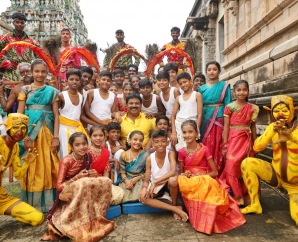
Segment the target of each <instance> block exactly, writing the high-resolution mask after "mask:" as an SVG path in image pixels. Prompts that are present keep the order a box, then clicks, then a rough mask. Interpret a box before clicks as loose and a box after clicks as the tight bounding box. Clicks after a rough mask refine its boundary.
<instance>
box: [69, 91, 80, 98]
mask: <svg viewBox="0 0 298 242" xmlns="http://www.w3.org/2000/svg"><path fill="white" fill-rule="evenodd" d="M67 93H68V95H69V96H72V97H76V96H78V95H79V94H78V93H76V94H71V93H70V92H69V91H67Z"/></svg>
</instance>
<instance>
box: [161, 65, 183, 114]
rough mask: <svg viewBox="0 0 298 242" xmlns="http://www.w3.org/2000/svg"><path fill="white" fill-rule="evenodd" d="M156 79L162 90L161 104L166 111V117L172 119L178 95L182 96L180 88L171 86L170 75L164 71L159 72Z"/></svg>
mask: <svg viewBox="0 0 298 242" xmlns="http://www.w3.org/2000/svg"><path fill="white" fill-rule="evenodd" d="M156 79H157V85H158V87H159V88H160V90H161V92H160V94H159V95H160V99H161V102H162V104H163V106H164V107H165V109H166V116H167V117H168V118H169V119H170V118H171V116H172V111H173V108H174V103H175V99H176V97H177V96H178V95H180V92H179V90H178V88H175V87H170V86H169V80H170V76H169V73H167V72H164V71H162V72H159V73H158V74H157V76H156Z"/></svg>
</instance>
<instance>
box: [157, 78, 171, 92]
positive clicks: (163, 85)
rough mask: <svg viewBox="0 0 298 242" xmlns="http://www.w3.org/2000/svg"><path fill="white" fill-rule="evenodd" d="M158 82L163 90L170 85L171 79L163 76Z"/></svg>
mask: <svg viewBox="0 0 298 242" xmlns="http://www.w3.org/2000/svg"><path fill="white" fill-rule="evenodd" d="M156 83H157V86H158V87H159V88H160V89H161V90H164V89H166V88H168V87H169V80H168V79H166V78H161V79H159V80H157V81H156Z"/></svg>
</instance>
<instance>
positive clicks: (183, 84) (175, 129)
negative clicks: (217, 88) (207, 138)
mask: <svg viewBox="0 0 298 242" xmlns="http://www.w3.org/2000/svg"><path fill="white" fill-rule="evenodd" d="M177 82H178V83H179V86H180V88H181V89H182V90H183V94H181V95H179V96H178V97H177V98H176V100H175V105H174V109H173V113H172V136H171V140H172V143H173V145H176V150H177V151H178V150H179V149H180V148H182V147H184V146H185V141H184V139H183V137H182V132H181V124H182V123H183V122H184V121H186V120H194V121H195V122H196V123H197V125H198V127H200V126H201V123H202V110H203V102H202V95H201V94H200V93H198V92H196V91H193V89H192V86H193V82H192V80H191V76H190V75H189V74H188V73H187V72H183V73H181V74H179V75H178V76H177ZM198 138H199V137H198Z"/></svg>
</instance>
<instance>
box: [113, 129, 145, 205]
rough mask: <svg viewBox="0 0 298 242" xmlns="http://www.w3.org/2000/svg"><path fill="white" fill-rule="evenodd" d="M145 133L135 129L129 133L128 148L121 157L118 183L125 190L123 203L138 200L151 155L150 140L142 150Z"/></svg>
mask: <svg viewBox="0 0 298 242" xmlns="http://www.w3.org/2000/svg"><path fill="white" fill-rule="evenodd" d="M143 140H144V135H143V133H142V132H141V131H138V130H135V131H133V132H131V133H130V134H129V135H128V138H127V144H128V150H127V151H124V152H122V154H121V157H120V170H119V173H120V176H119V177H118V180H117V182H116V183H115V184H116V185H118V184H119V186H120V187H121V188H122V189H123V190H124V197H123V200H122V203H126V202H134V201H137V200H138V197H139V194H140V191H141V189H142V185H143V181H144V170H145V166H146V159H147V157H148V156H149V155H150V153H149V151H148V150H149V149H150V146H151V144H150V142H147V145H146V148H145V149H144V150H143V151H142V144H143Z"/></svg>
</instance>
